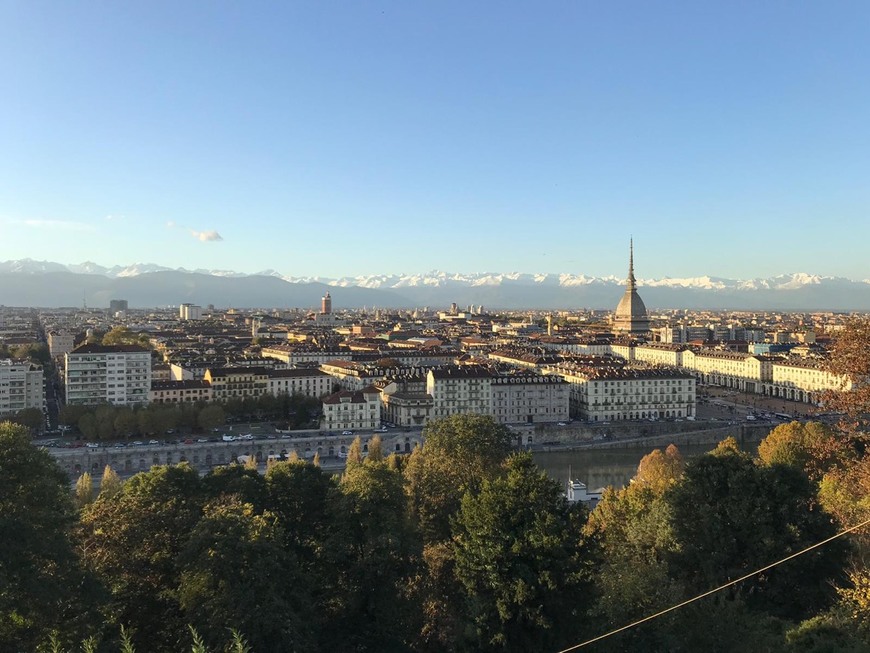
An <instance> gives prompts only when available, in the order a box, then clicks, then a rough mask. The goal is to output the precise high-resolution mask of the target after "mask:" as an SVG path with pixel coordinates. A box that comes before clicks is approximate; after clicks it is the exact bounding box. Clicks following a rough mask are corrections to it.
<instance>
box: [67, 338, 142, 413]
mask: <svg viewBox="0 0 870 653" xmlns="http://www.w3.org/2000/svg"><path fill="white" fill-rule="evenodd" d="M65 367H66V369H65V373H64V382H65V386H66V403H67V404H70V405H78V404H83V405H89V404H100V403H110V404H115V405H118V406H129V405H136V404H144V403H147V402H148V394H149V391H150V390H151V352H150V351H149V350H148V349H145V348H144V347H139V346H138V345H87V344H86V345H81V346H80V347H77V348H76V349H74V350H73V351H71V352H70V353H68V354H66V366H65Z"/></svg>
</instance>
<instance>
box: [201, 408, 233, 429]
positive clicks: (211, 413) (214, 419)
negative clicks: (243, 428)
mask: <svg viewBox="0 0 870 653" xmlns="http://www.w3.org/2000/svg"><path fill="white" fill-rule="evenodd" d="M197 423H198V424H199V427H200V428H201V429H203V430H206V431H210V430H211V429H213V428H217V427H218V426H223V425H224V424H225V423H226V415H225V414H224V409H223V408H222V407H221V406H220V405H219V404H210V405H208V406H204V407H203V409H202V410H200V411H199V415H198V416H197Z"/></svg>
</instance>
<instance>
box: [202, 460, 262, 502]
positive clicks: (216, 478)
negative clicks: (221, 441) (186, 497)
mask: <svg viewBox="0 0 870 653" xmlns="http://www.w3.org/2000/svg"><path fill="white" fill-rule="evenodd" d="M252 460H254V461H255V462H254V465H253V466H250V465H249V464H247V463H246V464H245V465H224V466H221V467H215V468H214V469H213V470H212V471H211V472H209V473H208V474H206V475H205V476H204V477H203V479H202V485H203V489H204V490H205V493H206V495H207V496H208V497H209V499H211V500H215V499H219V498H221V497H227V496H231V495H232V496H236V497H238V498H239V499H240V500H241V501H242V502H244V503H248V504H251V505H253V506H254V507H255V508H257V509H258V510H263V508H264V507H265V506H266V480H265V479H264V478H263V477H262V476H261V475H260V474H259V473H258V472H257V465H256V460H255V458H254V457H253V456H251V458H250V459H249V460H248V463H250V461H252Z"/></svg>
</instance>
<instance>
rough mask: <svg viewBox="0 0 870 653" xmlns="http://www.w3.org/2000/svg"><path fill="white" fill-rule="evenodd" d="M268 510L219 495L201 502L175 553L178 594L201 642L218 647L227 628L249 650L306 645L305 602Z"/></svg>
mask: <svg viewBox="0 0 870 653" xmlns="http://www.w3.org/2000/svg"><path fill="white" fill-rule="evenodd" d="M283 540H284V535H283V533H282V529H281V527H280V525H279V524H278V521H277V519H276V517H275V515H273V514H272V513H270V512H268V511H266V512H263V513H259V514H258V513H257V512H256V511H255V509H254V506H252V505H251V504H249V503H242V502H241V501H240V500H239V499H238V498H236V497H226V498H223V499H219V500H217V501H213V502H211V503H209V504H207V505H206V506H205V509H204V514H203V516H202V518H201V519H200V520H199V522H198V523H197V525H196V526H195V527H194V529H193V531H192V532H191V534H190V537H189V539H188V541H187V543H186V545H185V547H184V549H183V550H182V551H181V553H180V555H179V568H180V578H179V587H178V599H179V605H180V607H181V609H182V610H183V611H184V613H185V615H186V616H187V618H188V619H189V620H190V621H191V622H193V623H196V624H198V630H199V631H200V632H201V633H202V639H203V640H204V642H205V643H206V644H207V645H209V646H211V647H213V648H218V647H222V645H223V643H224V642H225V638H226V633H227V628H236V629H238V630H241V631H243V632H245V633H249V637H250V642H251V644H252V646H253V648H254V649H255V650H263V651H265V650H269V651H275V652H276V653H277V652H279V651H286V652H288V653H289V652H290V651H295V650H297V649H300V648H302V649H304V648H306V647H307V646H309V642H310V640H311V637H312V634H311V632H310V626H309V624H310V623H311V619H310V615H309V614H308V613H309V610H310V601H309V596H308V594H307V592H306V589H305V583H304V582H301V581H302V578H301V575H300V572H299V570H298V567H297V566H296V564H295V560H294V558H293V556H292V554H290V553H289V552H288V551H287V550H286V549H285V548H284V547H283V546H282V542H283Z"/></svg>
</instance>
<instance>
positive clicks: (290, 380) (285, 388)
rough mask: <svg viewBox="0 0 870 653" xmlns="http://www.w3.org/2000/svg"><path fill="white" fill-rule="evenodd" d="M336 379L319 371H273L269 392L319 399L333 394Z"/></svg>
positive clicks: (270, 377) (303, 369)
mask: <svg viewBox="0 0 870 653" xmlns="http://www.w3.org/2000/svg"><path fill="white" fill-rule="evenodd" d="M333 383H335V379H334V378H333V377H331V376H330V375H329V374H327V373H326V372H323V371H321V370H318V369H311V368H308V369H306V368H300V369H295V370H272V371H271V372H270V374H269V383H268V391H269V394H271V395H275V396H277V395H280V394H286V395H305V396H306V397H312V398H314V399H319V398H320V397H323V396H324V395H328V394H329V393H331V392H332V385H333Z"/></svg>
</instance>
